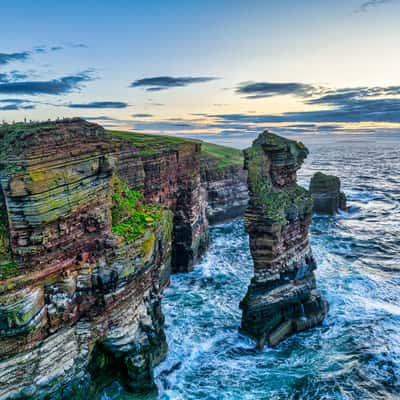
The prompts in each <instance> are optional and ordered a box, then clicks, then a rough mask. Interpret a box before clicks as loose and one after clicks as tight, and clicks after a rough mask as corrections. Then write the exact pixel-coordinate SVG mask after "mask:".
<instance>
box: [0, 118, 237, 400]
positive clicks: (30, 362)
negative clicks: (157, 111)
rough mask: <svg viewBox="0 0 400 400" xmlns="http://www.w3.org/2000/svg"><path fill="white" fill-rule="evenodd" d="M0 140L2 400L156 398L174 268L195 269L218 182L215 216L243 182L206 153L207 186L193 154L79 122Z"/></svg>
mask: <svg viewBox="0 0 400 400" xmlns="http://www.w3.org/2000/svg"><path fill="white" fill-rule="evenodd" d="M0 139H1V144H2V146H1V150H0V160H1V162H0V182H1V190H0V399H10V398H18V399H39V400H40V399H52V400H53V399H72V398H73V399H79V398H82V399H88V398H91V399H92V398H93V399H95V398H97V397H98V395H99V390H100V389H101V388H102V387H104V386H105V385H107V384H109V383H111V382H113V381H116V380H117V381H119V382H120V383H121V384H122V385H123V386H124V387H125V388H126V389H128V390H131V391H134V392H138V391H149V390H152V389H153V388H154V381H153V367H154V365H156V364H157V363H158V362H160V361H161V360H162V359H163V357H164V356H165V353H166V350H167V344H166V340H165V335H164V331H163V325H164V317H163V315H162V312H161V295H162V290H163V288H164V287H165V286H166V285H167V284H168V281H169V276H170V272H171V265H172V266H173V270H174V271H188V270H191V269H192V268H193V265H194V263H195V261H196V260H197V258H198V257H199V256H201V254H202V253H203V252H204V251H205V249H206V248H207V245H208V232H207V231H208V221H207V215H206V211H207V198H208V195H209V192H210V190H214V189H215V188H216V187H217V186H218V184H219V185H221V183H220V182H221V181H222V182H223V184H222V186H223V187H224V188H225V189H226V190H225V194H224V196H223V199H225V200H221V201H222V203H221V207H222V208H223V206H224V204H223V201H228V200H227V199H232V201H236V200H235V198H234V197H235V196H234V193H233V192H229V191H227V190H228V189H227V186H228V185H229V184H230V183H231V182H233V181H235V182H237V183H238V185H239V186H241V185H243V182H242V179H243V178H242V175H240V173H239V172H240V170H239V169H235V168H233V169H231V170H230V172H227V171H228V170H229V168H231V167H232V165H231V164H232V163H229V162H228V163H227V162H226V160H224V155H221V154H213V157H211V159H212V162H211V163H212V167H211V168H210V172H209V173H208V172H207V168H205V167H204V166H205V165H207V164H205V163H204V154H203V153H202V151H201V143H200V142H198V141H188V140H181V139H176V138H165V137H162V138H161V137H157V136H151V135H140V134H131V133H124V132H106V131H104V129H103V128H101V127H100V126H98V125H95V124H90V123H87V122H85V121H82V120H80V119H72V120H63V121H57V122H48V123H40V124H34V123H33V124H13V125H3V126H1V127H0ZM210 146H211V147H213V145H210ZM219 150H220V149H219ZM208 161H209V162H210V158H208ZM221 161H223V163H222V164H223V165H221V164H218V163H221ZM210 165H211V164H210ZM221 167H222V168H221ZM217 170H218V174H216V172H215V171H217ZM235 174H238V176H235ZM239 175H240V176H239ZM201 178H203V179H201ZM214 179H215V181H218V182H219V183H218V184H216V185H214V186H213V180H214ZM239 181H240V183H239ZM237 187H238V186H237ZM210 188H214V189H210ZM242 189H243V188H242V187H241V190H242ZM243 190H244V189H243ZM242 197H243V196H242ZM242 197H241V200H240V201H242V200H243V199H242ZM229 201H230V200H229ZM226 210H227V209H226V208H225V210H222V211H221V210H220V211H219V212H220V213H221V212H222V213H224V212H227V211H226Z"/></svg>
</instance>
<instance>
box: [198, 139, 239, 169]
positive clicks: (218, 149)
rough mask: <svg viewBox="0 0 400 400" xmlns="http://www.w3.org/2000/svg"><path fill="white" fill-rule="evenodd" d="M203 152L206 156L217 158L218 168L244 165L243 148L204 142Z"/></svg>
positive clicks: (202, 145)
mask: <svg viewBox="0 0 400 400" xmlns="http://www.w3.org/2000/svg"><path fill="white" fill-rule="evenodd" d="M201 152H202V154H203V155H204V156H206V157H211V158H214V159H215V160H217V165H216V167H217V168H226V167H243V152H242V151H241V150H238V149H234V148H232V147H226V146H220V145H218V144H213V143H208V142H202V143H201Z"/></svg>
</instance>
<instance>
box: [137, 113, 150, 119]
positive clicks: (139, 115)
mask: <svg viewBox="0 0 400 400" xmlns="http://www.w3.org/2000/svg"><path fill="white" fill-rule="evenodd" d="M153 116H154V115H153V114H140V113H139V114H132V117H134V118H151V117H153Z"/></svg>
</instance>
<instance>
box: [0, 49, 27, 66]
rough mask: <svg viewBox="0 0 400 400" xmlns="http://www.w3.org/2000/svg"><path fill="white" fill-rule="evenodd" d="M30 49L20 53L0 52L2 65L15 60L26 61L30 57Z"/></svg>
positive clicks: (0, 63)
mask: <svg viewBox="0 0 400 400" xmlns="http://www.w3.org/2000/svg"><path fill="white" fill-rule="evenodd" d="M30 55H31V53H30V52H29V51H21V52H18V53H0V65H5V64H9V63H12V62H15V61H26V60H27V59H28V58H29V57H30Z"/></svg>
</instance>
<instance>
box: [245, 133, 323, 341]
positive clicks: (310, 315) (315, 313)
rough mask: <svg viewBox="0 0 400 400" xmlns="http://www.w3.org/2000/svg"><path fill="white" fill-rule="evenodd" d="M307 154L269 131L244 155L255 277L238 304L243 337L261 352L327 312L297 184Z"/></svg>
mask: <svg viewBox="0 0 400 400" xmlns="http://www.w3.org/2000/svg"><path fill="white" fill-rule="evenodd" d="M307 154H308V150H307V149H306V147H305V146H304V145H303V144H302V143H299V142H295V141H291V140H288V139H285V138H282V137H280V136H277V135H274V134H272V133H270V132H268V131H265V132H263V133H262V134H260V135H259V136H258V138H257V139H256V140H255V141H254V142H253V145H252V147H251V148H249V149H247V150H246V151H245V163H246V167H247V170H248V185H249V193H250V201H249V206H248V208H247V211H246V214H245V226H246V229H247V231H248V233H249V237H250V250H251V254H252V257H253V260H254V276H253V278H252V280H251V283H250V285H249V287H248V291H247V294H246V296H245V298H244V299H243V300H242V302H241V308H242V310H243V315H242V325H241V332H242V333H244V334H246V335H248V336H250V337H251V338H253V339H254V340H255V341H256V343H257V345H258V346H259V347H263V346H264V345H265V344H267V345H269V346H274V345H276V344H277V343H279V342H280V341H281V340H283V339H284V338H285V337H287V336H289V335H291V334H293V333H295V332H299V331H302V330H304V329H308V328H310V327H313V326H315V325H317V324H319V323H321V322H322V320H323V319H324V317H325V314H326V312H327V310H328V305H327V302H326V301H325V300H323V299H322V298H321V295H320V293H319V292H318V291H317V289H316V280H315V275H314V270H315V269H316V263H315V260H314V257H313V254H312V251H311V248H310V245H309V225H310V221H311V214H312V199H311V195H310V193H309V192H308V191H307V190H305V189H303V188H302V187H300V186H298V185H297V183H296V179H297V177H296V171H297V170H298V169H299V168H300V167H301V164H302V163H303V160H304V159H305V157H306V156H307Z"/></svg>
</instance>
